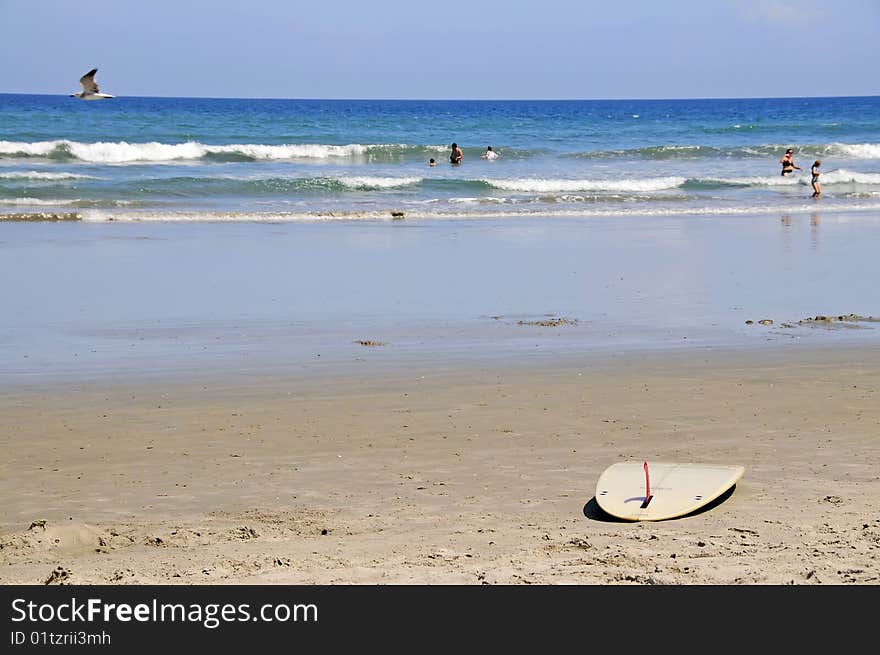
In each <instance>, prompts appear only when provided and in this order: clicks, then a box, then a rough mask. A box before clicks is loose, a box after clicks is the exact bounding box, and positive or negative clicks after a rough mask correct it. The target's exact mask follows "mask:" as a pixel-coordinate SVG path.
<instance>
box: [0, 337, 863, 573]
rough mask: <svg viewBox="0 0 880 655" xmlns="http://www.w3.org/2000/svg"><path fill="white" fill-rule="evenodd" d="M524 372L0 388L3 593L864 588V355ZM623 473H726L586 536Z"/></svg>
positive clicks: (577, 364) (599, 523) (644, 360)
mask: <svg viewBox="0 0 880 655" xmlns="http://www.w3.org/2000/svg"><path fill="white" fill-rule="evenodd" d="M520 364H522V365H521V366H520V365H514V366H510V365H507V366H505V365H500V364H499V365H497V366H480V365H474V366H466V365H458V366H455V367H453V368H452V370H446V371H442V372H439V373H436V374H434V375H431V374H430V373H429V374H427V375H426V372H428V371H426V370H425V369H421V368H415V369H412V368H411V369H406V368H404V369H402V370H398V371H396V372H377V371H376V370H375V369H374V370H373V371H371V372H369V373H366V374H360V375H359V374H356V373H351V374H349V375H348V376H344V375H338V374H337V375H334V376H328V377H327V378H316V379H312V380H305V379H302V378H299V379H297V378H293V379H292V378H290V377H289V376H288V377H284V376H282V377H277V378H271V379H263V380H259V379H258V378H256V377H254V378H249V377H241V376H238V375H230V376H227V377H225V378H224V377H219V378H213V379H212V380H210V381H209V380H207V379H203V380H202V383H201V384H199V383H196V382H194V381H192V380H190V381H184V380H180V379H178V380H177V382H176V383H175V382H174V381H170V380H166V383H165V384H156V383H155V382H156V381H152V382H150V383H145V384H143V385H138V384H133V383H129V384H123V385H120V384H113V385H107V384H100V383H98V384H93V385H88V384H80V385H76V386H75V387H68V388H67V389H66V390H65V389H64V388H59V387H53V388H44V389H42V390H40V389H31V390H18V391H13V390H9V389H7V390H6V391H5V392H4V393H3V394H2V395H0V410H2V412H3V414H4V416H5V417H7V427H6V430H5V434H4V443H3V447H4V450H5V451H6V452H9V453H12V457H10V458H8V459H7V460H6V461H4V462H3V463H2V464H0V466H2V471H0V473H2V475H0V480H2V485H3V488H2V493H0V496H2V497H3V498H6V499H8V500H7V502H5V503H4V505H3V508H2V514H0V517H2V519H0V526H2V527H0V533H2V536H0V544H2V545H3V548H0V564H2V566H0V581H2V582H3V583H5V584H21V583H42V582H44V581H45V580H46V579H49V578H52V575H53V574H52V571H54V570H55V569H56V567H61V569H62V570H63V571H65V572H66V573H58V574H55V575H56V578H57V579H53V580H52V581H53V582H66V583H72V584H81V583H102V584H103V583H110V584H112V583H114V582H119V583H161V584H176V583H183V584H210V583H218V582H222V583H230V582H231V583H254V584H273V583H283V584H287V583H303V584H312V583H317V584H323V583H326V584H360V583H367V584H373V583H379V584H382V583H391V584H411V583H438V584H446V583H464V584H481V583H505V584H508V583H509V584H516V583H524V582H537V583H548V584H556V583H566V584H567V583H574V584H632V583H635V584H648V583H660V584H748V583H757V584H777V583H780V584H781V583H789V582H792V583H795V584H817V583H819V584H821V583H826V584H827V583H832V584H843V583H855V584H876V583H877V582H878V581H880V577H878V576H877V575H876V557H877V555H878V543H880V514H878V512H877V511H876V506H875V504H874V503H873V502H872V499H873V498H876V497H877V494H878V492H880V478H878V477H877V475H876V472H875V470H874V467H873V464H872V462H876V461H878V455H880V443H878V442H877V440H876V430H877V426H878V425H880V409H878V403H877V402H876V393H877V392H878V386H877V384H876V380H877V379H878V378H877V375H876V372H877V370H878V369H880V349H878V348H876V347H864V346H862V347H853V348H845V347H837V348H804V349H780V350H778V351H776V352H773V353H768V352H765V351H757V350H752V351H746V352H744V351H742V350H732V351H710V352H703V351H694V350H688V351H684V352H681V353H678V354H675V353H669V352H656V353H630V354H627V355H621V356H619V357H610V358H608V359H605V360H602V359H601V358H594V359H592V360H589V361H587V360H576V361H570V360H560V359H557V360H555V362H532V363H531V364H532V365H529V363H528V362H526V363H522V362H521V363H520ZM641 458H645V459H648V460H649V461H650V460H651V459H654V460H655V461H663V460H673V461H682V460H688V461H703V462H717V463H735V464H742V465H744V466H745V467H746V473H745V476H744V478H743V479H742V480H741V481H740V483H739V484H738V485H737V487H736V488H735V490H734V492H733V494H732V495H731V496H730V497H729V498H728V499H727V500H725V501H724V502H723V503H721V504H719V505H718V506H717V507H714V508H713V509H711V510H709V511H706V512H703V513H700V514H697V515H694V516H691V517H687V518H684V519H680V520H673V521H664V522H658V523H651V524H629V523H618V522H609V521H607V518H603V517H601V516H599V514H598V513H597V510H596V509H595V507H594V501H593V506H591V504H590V501H591V499H592V497H593V495H594V491H595V483H596V480H597V478H598V475H599V474H600V473H601V471H602V470H603V469H604V468H605V467H606V466H608V465H610V464H611V463H613V462H615V461H621V460H622V459H641ZM42 521H45V522H46V523H45V524H41V522H42ZM56 539H57V540H58V541H57V543H54V540H56Z"/></svg>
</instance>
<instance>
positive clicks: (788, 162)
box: [779, 148, 803, 177]
mask: <svg viewBox="0 0 880 655" xmlns="http://www.w3.org/2000/svg"><path fill="white" fill-rule="evenodd" d="M779 163H780V164H782V173H780V175H782V176H783V177H785V176H786V175H788V174H789V173H793V172H794V170H795V169H797V170H799V171H800V170H803V169H801V167H800V166H798V165H797V164H795V163H794V159H793V158H792V149H791V148H789V149H788V150H786V151H785V154H784V155H782V159H780V160H779Z"/></svg>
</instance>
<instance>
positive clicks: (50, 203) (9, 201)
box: [0, 198, 80, 207]
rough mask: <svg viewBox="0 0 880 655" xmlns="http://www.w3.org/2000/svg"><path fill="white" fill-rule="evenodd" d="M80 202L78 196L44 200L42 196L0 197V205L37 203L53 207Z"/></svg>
mask: <svg viewBox="0 0 880 655" xmlns="http://www.w3.org/2000/svg"><path fill="white" fill-rule="evenodd" d="M78 202H80V200H79V198H77V199H75V200H46V199H43V198H3V199H0V207H2V206H3V205H38V206H44V207H55V206H58V205H74V204H76V203H78Z"/></svg>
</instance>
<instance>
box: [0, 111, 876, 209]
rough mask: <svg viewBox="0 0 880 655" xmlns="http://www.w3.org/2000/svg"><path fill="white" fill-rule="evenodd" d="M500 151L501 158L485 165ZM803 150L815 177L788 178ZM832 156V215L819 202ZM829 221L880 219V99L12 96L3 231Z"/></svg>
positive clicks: (3, 155)
mask: <svg viewBox="0 0 880 655" xmlns="http://www.w3.org/2000/svg"><path fill="white" fill-rule="evenodd" d="M453 141H454V142H457V143H458V144H459V145H461V146H462V147H463V150H464V161H463V163H462V164H461V165H460V166H452V165H451V164H450V163H449V160H448V154H449V145H450V144H451V143H452V142H453ZM488 145H491V146H493V148H494V149H495V150H496V151H497V152H499V153H500V154H501V158H500V159H498V160H496V161H486V160H484V159H482V158H481V157H480V155H481V154H482V153H483V152H484V151H485V150H486V147H487V146H488ZM787 147H791V148H793V149H794V159H795V162H796V163H797V164H798V165H799V166H801V167H802V168H803V170H802V171H797V172H796V174H795V175H793V176H787V177H785V178H783V177H781V176H780V175H779V173H780V165H779V163H778V160H779V158H780V156H781V155H782V153H783V152H784V151H785V149H786V148H787ZM432 157H433V158H434V159H436V160H437V162H438V165H437V166H436V167H433V168H431V167H428V165H427V163H428V160H429V158H432ZM815 159H821V160H822V171H823V175H822V178H821V181H822V184H823V191H824V194H823V197H822V198H821V199H820V200H819V201H815V200H813V199H811V198H810V195H811V192H812V191H811V188H810V185H809V169H810V166H811V165H812V163H813V161H814V160H815ZM817 206H818V207H821V209H822V210H823V211H826V210H833V211H835V212H864V211H876V210H877V209H880V97H853V98H787V99H736V100H616V101H614V100H610V101H598V100H597V101H396V100H395V101H378V100H375V101H374V100H363V101H358V100H236V99H193V98H138V97H131V98H126V97H119V98H115V99H113V100H107V101H101V102H83V101H80V100H77V99H74V98H69V97H66V96H42V95H10V94H0V215H2V214H6V215H20V216H23V217H27V216H29V215H40V214H46V213H48V214H62V215H64V216H66V217H70V218H80V219H82V220H86V221H107V220H111V219H112V220H155V221H168V220H174V221H221V220H224V221H230V220H231V221H255V220H271V221H278V220H282V221H283V220H304V219H305V220H316V221H330V220H338V219H359V220H363V219H366V220H371V219H373V220H375V219H380V220H388V219H390V218H391V213H392V212H404V215H405V217H406V218H407V219H420V218H429V219H434V218H440V219H442V218H474V217H476V218H479V217H495V218H504V217H519V216H563V217H588V216H611V217H614V216H627V215H639V216H669V215H680V214H696V215H709V216H711V215H716V214H719V215H729V214H736V213H742V214H749V215H753V214H761V213H771V214H777V213H803V212H812V211H815V210H816V208H817Z"/></svg>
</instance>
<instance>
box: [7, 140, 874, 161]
mask: <svg viewBox="0 0 880 655" xmlns="http://www.w3.org/2000/svg"><path fill="white" fill-rule="evenodd" d="M790 146H791V147H794V149H795V156H796V157H814V158H822V157H838V158H843V159H858V160H861V159H868V160H870V159H878V160H880V143H836V142H835V143H827V144H806V145H797V144H794V145H793V146H792V144H786V143H779V144H756V145H738V146H730V147H722V146H712V145H696V144H692V145H655V146H645V147H641V148H632V149H617V150H603V149H597V150H585V151H580V152H566V153H561V154H562V156H563V157H565V158H574V159H600V160H601V159H636V160H647V161H651V160H689V159H712V158H724V159H765V160H771V161H775V160H776V159H778V158H779V156H780V153H781V152H784V150H785V148H787V147H790ZM448 150H449V146H448V145H446V144H443V145H439V144H435V145H407V144H360V143H350V144H345V145H334V144H320V143H300V144H261V143H238V144H235V143H234V144H219V145H213V144H206V143H199V142H196V141H187V142H184V143H159V142H149V143H129V142H127V141H116V142H110V141H106V142H105V141H98V142H95V143H81V142H78V141H69V140H66V139H61V140H55V141H34V142H26V141H0V159H10V158H24V159H27V158H34V159H43V160H50V161H56V162H75V161H80V162H87V163H92V164H124V163H164V162H175V161H181V162H183V161H206V162H211V161H215V162H248V161H254V162H258V161H296V160H331V161H339V160H352V161H356V162H395V161H400V160H422V159H423V160H425V161H427V159H428V158H431V157H433V158H435V159H440V160H441V161H445V155H446V153H447V152H448ZM464 150H465V156H466V157H468V158H476V157H478V156H479V154H480V153H482V152H483V150H485V146H484V145H481V146H479V147H469V148H465V149H464ZM496 150H498V151H500V152H501V153H502V155H503V156H504V157H505V158H508V159H522V158H529V157H532V156H542V155H545V154H546V153H547V152H548V149H547V148H536V149H526V148H504V147H501V148H498V147H497V146H496Z"/></svg>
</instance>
